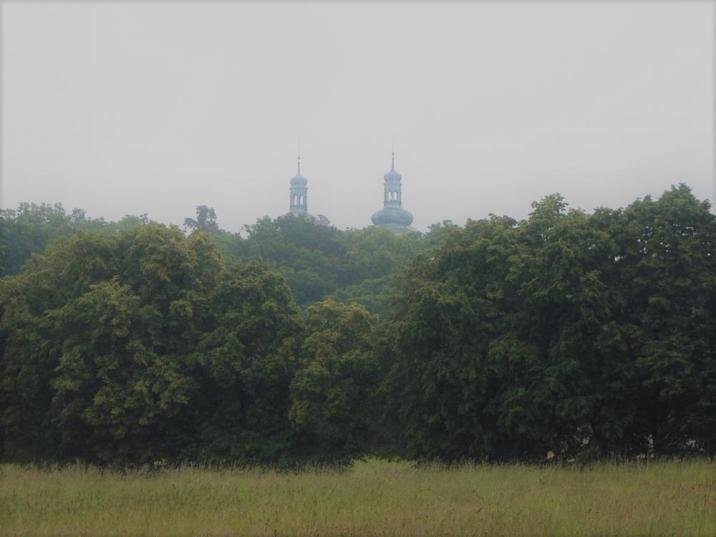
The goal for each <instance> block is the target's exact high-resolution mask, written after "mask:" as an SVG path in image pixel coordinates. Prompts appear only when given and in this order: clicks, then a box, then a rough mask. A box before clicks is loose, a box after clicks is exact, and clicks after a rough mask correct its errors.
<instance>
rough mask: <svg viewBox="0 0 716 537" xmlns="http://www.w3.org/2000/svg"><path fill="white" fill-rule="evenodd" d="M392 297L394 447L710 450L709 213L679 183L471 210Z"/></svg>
mask: <svg viewBox="0 0 716 537" xmlns="http://www.w3.org/2000/svg"><path fill="white" fill-rule="evenodd" d="M401 303H402V305H401V308H400V311H399V313H398V314H397V316H396V318H395V320H394V322H393V324H392V326H391V327H390V329H389V331H390V336H391V344H390V345H389V346H388V348H387V349H386V351H385V352H386V361H387V362H388V363H389V364H390V370H389V374H388V377H387V380H386V388H385V389H386V392H387V393H388V394H390V399H391V408H390V411H389V415H390V417H391V418H393V421H392V424H393V427H394V428H395V430H397V431H399V435H398V438H399V442H398V445H400V446H402V447H403V449H402V452H403V453H404V454H405V455H407V456H410V457H417V458H428V459H433V458H439V459H445V460H456V459H462V458H477V459H489V460H493V459H498V460H499V459H520V460H534V459H540V458H543V457H544V455H545V453H547V452H548V451H552V452H553V453H555V454H557V455H563V456H590V457H591V456H606V455H612V456H613V455H619V456H621V455H624V456H630V455H636V454H640V453H649V452H652V453H661V454H664V453H684V452H699V451H706V452H709V453H713V452H714V448H715V447H716V445H715V444H714V442H715V441H716V421H715V420H716V221H715V219H714V216H713V215H711V214H709V211H708V205H707V203H699V202H698V201H696V200H695V199H694V197H693V196H692V195H691V193H690V192H689V190H688V189H687V188H686V187H684V186H681V187H679V188H675V189H673V190H671V191H670V192H667V193H665V194H664V195H663V196H662V197H661V199H659V200H657V201H654V200H652V199H649V198H646V199H644V200H640V201H637V202H635V203H633V204H632V205H630V206H629V207H627V208H626V209H623V210H609V209H600V210H597V211H596V212H595V213H594V214H592V215H587V214H585V213H583V212H581V211H576V210H573V211H567V210H566V206H565V203H564V201H563V200H562V198H560V197H559V196H549V197H547V198H545V199H544V200H543V201H541V202H540V203H537V204H535V205H534V211H533V212H532V214H531V215H530V217H529V219H527V220H526V221H523V222H516V221H514V220H512V219H510V218H504V217H492V218H491V219H488V220H481V221H477V222H469V223H468V225H467V226H466V227H465V229H464V230H461V231H459V232H457V233H454V234H453V235H451V237H450V239H449V241H448V243H447V244H446V245H445V247H444V248H442V249H441V250H440V251H439V253H438V255H437V256H436V257H435V258H434V259H431V260H426V259H423V260H421V261H420V262H418V263H416V264H415V266H414V267H413V268H412V269H411V276H410V278H409V279H408V281H407V282H406V285H405V291H404V293H403V295H402V298H401Z"/></svg>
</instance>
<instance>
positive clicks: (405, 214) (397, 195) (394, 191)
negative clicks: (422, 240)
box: [371, 152, 415, 233]
mask: <svg viewBox="0 0 716 537" xmlns="http://www.w3.org/2000/svg"><path fill="white" fill-rule="evenodd" d="M402 180H403V176H402V175H400V174H399V173H398V172H397V171H396V170H395V152H393V154H392V157H391V162H390V171H389V172H388V173H386V174H385V175H384V176H383V181H384V185H383V208H382V209H381V210H380V211H378V212H376V213H374V214H373V216H372V218H371V220H372V221H373V224H374V225H376V226H378V227H382V228H385V229H389V230H390V231H393V232H394V233H407V232H408V231H415V230H414V229H413V228H411V227H410V224H412V223H413V215H412V214H411V213H410V212H409V211H406V210H405V209H403V186H402Z"/></svg>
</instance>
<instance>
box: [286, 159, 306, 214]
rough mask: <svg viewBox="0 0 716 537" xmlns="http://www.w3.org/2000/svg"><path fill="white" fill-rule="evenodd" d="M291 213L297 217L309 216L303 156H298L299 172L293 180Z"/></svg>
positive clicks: (290, 201) (290, 202)
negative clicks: (302, 172)
mask: <svg viewBox="0 0 716 537" xmlns="http://www.w3.org/2000/svg"><path fill="white" fill-rule="evenodd" d="M289 212H290V213H291V214H294V215H296V216H299V215H305V214H308V179H306V178H305V177H304V176H303V175H301V155H300V154H299V155H298V171H297V173H296V176H295V177H293V178H292V179H291V187H290V200H289Z"/></svg>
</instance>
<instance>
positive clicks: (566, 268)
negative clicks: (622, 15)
mask: <svg viewBox="0 0 716 537" xmlns="http://www.w3.org/2000/svg"><path fill="white" fill-rule="evenodd" d="M2 226H3V229H2V231H3V239H2V246H3V253H4V255H5V260H6V265H5V269H6V272H7V273H8V274H13V273H14V274H13V275H9V276H6V277H4V278H2V279H0V441H1V443H2V453H1V455H2V457H3V458H4V459H6V460H36V461H37V460H42V461H66V460H74V459H79V460H83V461H92V462H96V463H101V464H109V463H120V464H140V463H154V462H156V461H162V460H166V461H169V462H180V461H195V462H206V463H225V462H231V463H262V464H263V463H280V464H297V463H302V462H327V463H340V462H348V461H350V460H352V459H354V458H356V457H360V456H362V455H364V454H367V453H381V454H386V453H387V454H394V455H400V456H405V457H408V458H412V459H426V460H443V461H457V460H465V459H470V460H543V459H544V458H545V457H546V456H547V454H548V453H550V452H551V453H552V454H554V456H556V457H557V458H558V459H562V458H565V459H566V458H572V457H578V458H585V459H592V458H599V457H605V456H619V457H622V456H623V457H632V456H637V455H644V454H647V455H648V454H655V455H662V454H686V453H695V454H698V453H707V454H711V455H713V454H714V452H715V451H716V218H714V216H713V215H712V214H710V213H709V207H708V204H707V203H706V202H699V201H698V200H696V199H695V198H694V197H693V195H692V194H691V192H690V191H689V190H688V188H687V187H685V186H680V187H675V188H672V190H670V191H668V192H666V193H665V194H664V195H663V196H662V197H661V198H660V199H658V200H653V199H651V198H645V199H642V200H637V201H636V202H634V203H632V204H631V205H630V206H628V207H626V208H624V209H618V210H612V209H599V210H597V211H595V212H594V213H592V214H586V213H584V212H582V211H578V210H568V209H567V206H566V203H565V201H564V200H563V199H562V198H561V197H560V196H558V195H553V196H548V197H547V198H545V199H543V200H542V201H540V202H539V203H536V204H534V210H533V212H532V213H531V214H530V216H529V218H527V219H525V220H524V221H516V220H514V219H511V218H508V217H496V216H492V217H490V218H488V219H485V220H479V221H469V222H468V223H467V225H466V226H465V227H464V228H460V227H458V226H454V225H452V224H451V223H449V222H444V223H443V224H440V225H436V226H433V227H431V229H430V232H429V233H427V234H423V235H420V234H407V235H403V236H396V235H393V234H391V233H389V232H387V231H385V230H381V229H375V228H368V229H365V230H348V231H339V230H337V229H335V228H332V227H330V226H325V225H319V224H316V223H314V222H313V221H311V220H309V219H305V218H295V217H282V218H278V219H276V220H270V219H268V218H264V219H261V220H259V221H258V222H257V223H256V224H255V225H253V226H249V227H247V229H246V233H245V237H242V236H240V235H239V234H232V233H229V232H226V231H222V230H221V229H219V228H218V225H217V224H216V215H215V214H214V212H213V210H211V209H208V208H206V207H199V208H197V217H196V218H195V219H187V222H186V227H187V229H188V230H192V232H191V234H189V235H187V234H185V233H183V232H182V231H181V230H179V229H178V228H175V227H166V226H163V225H159V224H156V223H150V222H148V220H147V218H146V217H141V218H130V217H128V218H125V219H124V220H123V221H121V222H118V223H107V222H104V221H102V220H89V219H87V218H86V217H85V216H84V214H83V213H81V212H77V211H76V212H73V213H72V214H71V215H69V216H68V215H66V214H65V213H64V210H62V208H61V207H59V206H55V207H48V206H35V205H22V206H21V207H20V209H19V210H18V211H5V212H3V218H2ZM46 245H49V246H47V247H46V248H45V246H46ZM33 254H34V255H33ZM20 265H22V269H21V270H19V266H20Z"/></svg>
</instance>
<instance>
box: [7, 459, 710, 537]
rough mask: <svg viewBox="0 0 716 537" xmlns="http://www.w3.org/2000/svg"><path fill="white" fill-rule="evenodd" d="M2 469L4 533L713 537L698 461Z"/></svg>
mask: <svg viewBox="0 0 716 537" xmlns="http://www.w3.org/2000/svg"><path fill="white" fill-rule="evenodd" d="M0 472H1V474H0V479H2V481H1V484H0V534H2V535H17V536H19V535H23V536H24V535H27V536H33V537H34V536H45V535H62V536H68V537H69V536H110V535H147V536H172V537H174V536H184V535H192V536H194V535H196V536H199V535H201V536H208V535H212V536H213V535H216V536H244V535H247V536H249V535H307V536H309V535H310V536H339V535H375V536H378V535H379V536H383V535H384V536H399V535H405V536H408V535H410V536H420V535H426V536H427V535H485V536H537V535H540V536H550V537H551V536H561V535H563V536H584V535H590V536H611V535H630V536H631V535H633V536H646V535H669V536H679V537H680V536H714V535H716V463H715V462H707V461H694V462H668V463H661V462H660V463H651V464H626V465H612V464H599V465H596V466H594V467H593V468H591V469H588V470H579V469H576V468H560V467H547V468H537V467H529V466H488V465H485V466H480V465H477V466H462V467H460V468H454V469H449V470H446V469H440V468H435V467H427V468H425V467H421V468H416V467H414V466H413V465H410V464H406V463H394V462H384V461H377V460H372V461H368V462H362V463H358V464H356V465H355V466H354V467H353V468H352V469H350V470H348V471H345V472H329V471H315V472H304V473H298V474H290V473H277V472H271V471H266V472H264V471H258V470H204V469H193V468H184V469H179V470H169V471H165V472H161V473H159V474H148V473H141V472H135V473H127V474H120V473H111V472H102V471H99V470H96V469H84V468H80V467H74V468H64V469H58V470H37V469H31V468H26V467H21V466H16V465H2V466H0Z"/></svg>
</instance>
